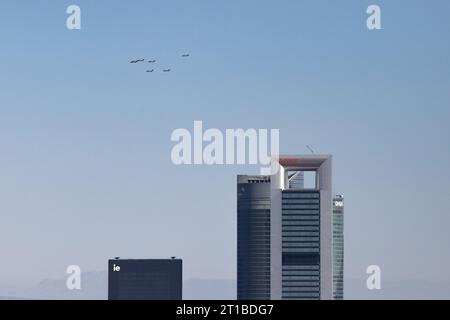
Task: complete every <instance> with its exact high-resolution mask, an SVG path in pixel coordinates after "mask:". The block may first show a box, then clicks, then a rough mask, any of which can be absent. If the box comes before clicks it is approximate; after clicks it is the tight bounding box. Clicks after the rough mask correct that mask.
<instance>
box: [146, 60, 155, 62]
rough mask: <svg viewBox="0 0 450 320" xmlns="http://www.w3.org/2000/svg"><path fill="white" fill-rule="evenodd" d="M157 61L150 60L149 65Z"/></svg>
mask: <svg viewBox="0 0 450 320" xmlns="http://www.w3.org/2000/svg"><path fill="white" fill-rule="evenodd" d="M155 62H156V60H148V63H155Z"/></svg>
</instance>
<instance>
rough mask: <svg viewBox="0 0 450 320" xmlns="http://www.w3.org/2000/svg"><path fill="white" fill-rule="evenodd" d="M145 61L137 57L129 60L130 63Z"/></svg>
mask: <svg viewBox="0 0 450 320" xmlns="http://www.w3.org/2000/svg"><path fill="white" fill-rule="evenodd" d="M143 61H145V59H137V60H131V61H130V63H138V62H143Z"/></svg>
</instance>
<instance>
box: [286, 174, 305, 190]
mask: <svg viewBox="0 0 450 320" xmlns="http://www.w3.org/2000/svg"><path fill="white" fill-rule="evenodd" d="M304 187H305V173H304V172H303V171H297V172H294V173H292V174H290V175H289V188H290V189H303V188H304Z"/></svg>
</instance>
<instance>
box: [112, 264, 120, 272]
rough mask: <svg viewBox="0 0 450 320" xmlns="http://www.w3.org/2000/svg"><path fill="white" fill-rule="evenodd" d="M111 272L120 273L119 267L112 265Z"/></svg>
mask: <svg viewBox="0 0 450 320" xmlns="http://www.w3.org/2000/svg"><path fill="white" fill-rule="evenodd" d="M113 271H114V272H119V271H120V266H116V265H115V264H114V265H113Z"/></svg>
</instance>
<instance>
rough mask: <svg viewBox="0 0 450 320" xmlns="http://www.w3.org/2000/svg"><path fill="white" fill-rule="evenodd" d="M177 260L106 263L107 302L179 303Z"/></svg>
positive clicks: (126, 260)
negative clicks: (168, 301)
mask: <svg viewBox="0 0 450 320" xmlns="http://www.w3.org/2000/svg"><path fill="white" fill-rule="evenodd" d="M182 270H183V262H182V260H180V259H150V260H130V259H114V260H109V261H108V299H109V300H181V299H182V279H183V276H182Z"/></svg>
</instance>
